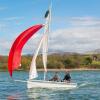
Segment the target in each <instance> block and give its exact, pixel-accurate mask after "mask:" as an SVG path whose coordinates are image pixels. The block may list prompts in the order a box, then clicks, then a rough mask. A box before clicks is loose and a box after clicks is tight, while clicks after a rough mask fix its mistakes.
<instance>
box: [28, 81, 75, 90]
mask: <svg viewBox="0 0 100 100" xmlns="http://www.w3.org/2000/svg"><path fill="white" fill-rule="evenodd" d="M76 87H77V84H76V83H66V82H54V81H43V80H33V81H27V88H28V89H30V88H49V89H51V88H54V89H55V88H56V89H65V90H69V89H74V88H76Z"/></svg>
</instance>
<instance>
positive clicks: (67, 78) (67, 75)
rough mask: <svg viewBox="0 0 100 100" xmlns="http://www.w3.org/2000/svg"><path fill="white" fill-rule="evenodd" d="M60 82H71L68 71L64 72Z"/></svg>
mask: <svg viewBox="0 0 100 100" xmlns="http://www.w3.org/2000/svg"><path fill="white" fill-rule="evenodd" d="M62 81H63V82H70V81H71V76H70V73H69V71H67V72H65V76H64V78H63V80H62Z"/></svg>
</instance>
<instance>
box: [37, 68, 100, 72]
mask: <svg viewBox="0 0 100 100" xmlns="http://www.w3.org/2000/svg"><path fill="white" fill-rule="evenodd" d="M37 71H44V69H37ZM47 71H52V72H54V71H58V72H60V71H62V72H63V71H100V69H88V68H76V69H47Z"/></svg>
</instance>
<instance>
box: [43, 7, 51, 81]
mask: <svg viewBox="0 0 100 100" xmlns="http://www.w3.org/2000/svg"><path fill="white" fill-rule="evenodd" d="M45 18H46V22H45V27H44V36H45V37H44V40H43V52H42V58H43V65H44V80H45V77H46V72H47V52H48V33H49V25H50V21H51V6H50V8H49V10H48V11H47V12H46V14H45Z"/></svg>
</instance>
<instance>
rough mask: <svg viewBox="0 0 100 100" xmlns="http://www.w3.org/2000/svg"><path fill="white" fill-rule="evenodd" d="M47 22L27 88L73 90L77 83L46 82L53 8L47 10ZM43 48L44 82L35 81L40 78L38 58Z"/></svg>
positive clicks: (31, 67)
mask: <svg viewBox="0 0 100 100" xmlns="http://www.w3.org/2000/svg"><path fill="white" fill-rule="evenodd" d="M45 18H46V22H45V25H44V35H43V37H42V39H41V41H40V43H39V45H38V48H37V50H36V52H35V55H34V56H33V59H32V63H31V66H30V72H29V80H28V81H27V88H36V87H37V88H57V89H61V88H62V89H73V88H76V87H77V84H76V83H66V82H55V81H47V80H46V73H47V52H48V33H49V28H50V27H49V26H50V21H51V7H49V10H47V12H46V14H45ZM41 47H43V50H42V58H43V65H44V80H35V78H36V77H37V76H38V74H37V69H36V58H37V56H38V52H39V50H40V48H41Z"/></svg>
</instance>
